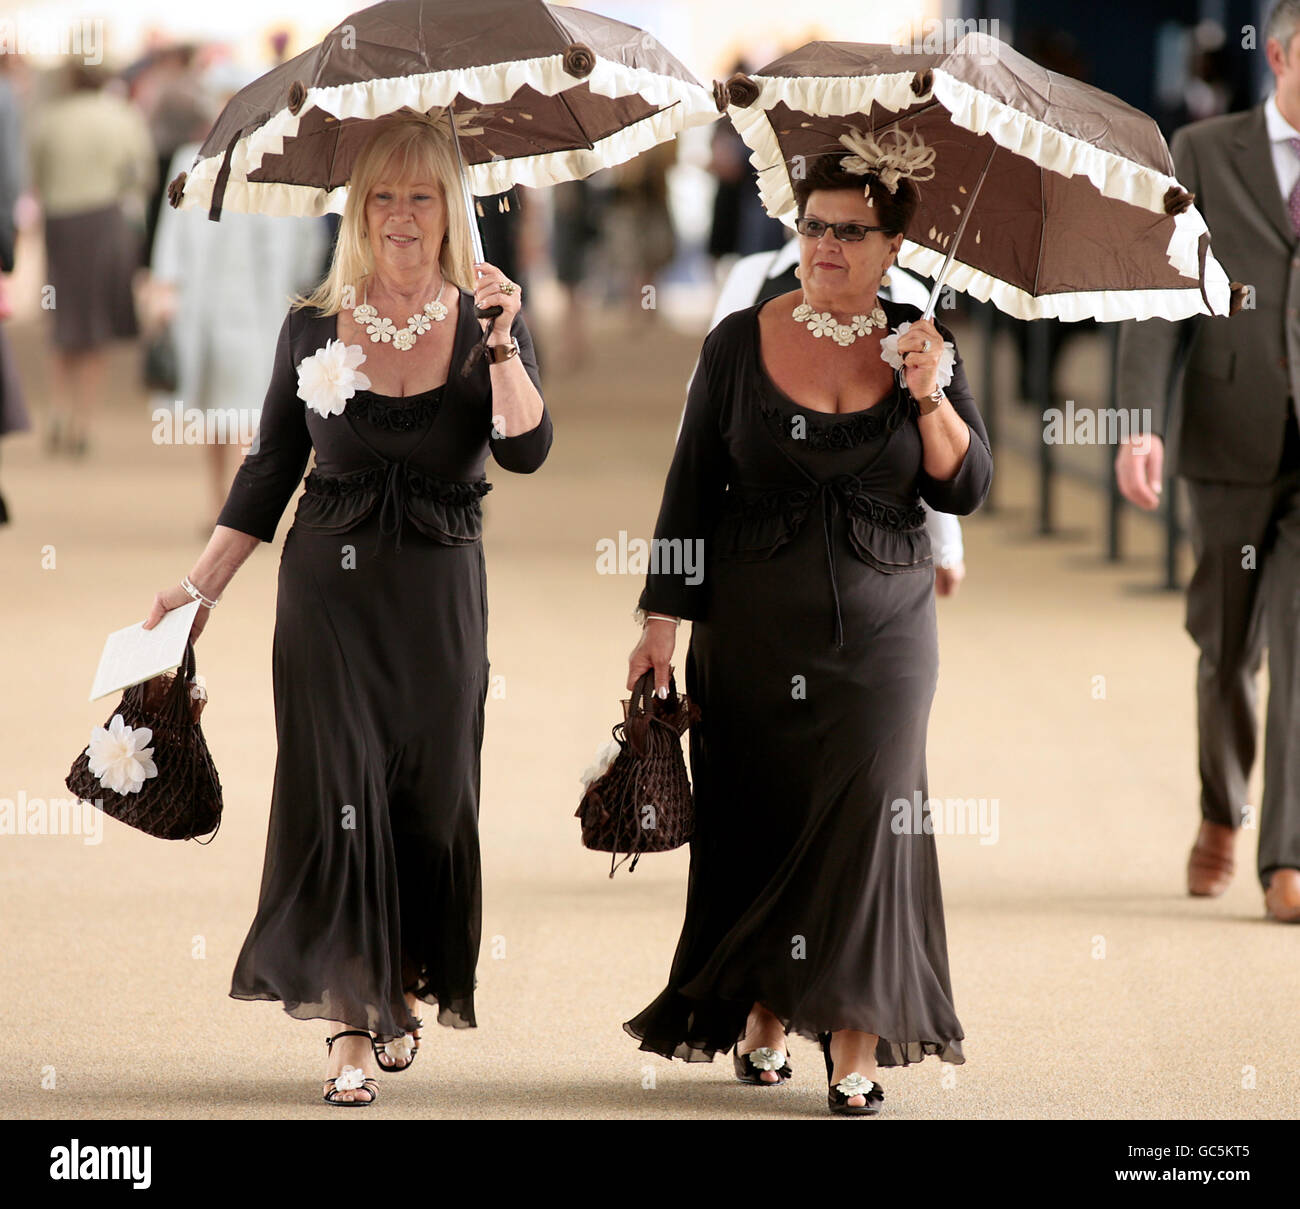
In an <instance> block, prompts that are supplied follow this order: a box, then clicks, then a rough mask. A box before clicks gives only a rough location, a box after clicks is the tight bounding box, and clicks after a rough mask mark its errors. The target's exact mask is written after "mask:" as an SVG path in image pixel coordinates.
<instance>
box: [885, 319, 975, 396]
mask: <svg viewBox="0 0 1300 1209" xmlns="http://www.w3.org/2000/svg"><path fill="white" fill-rule="evenodd" d="M911 326H912V325H911V323H910V322H903V323H900V324H899V325H898V330H897V331H894V332H890V333H889V335H888V336H886V337H885V338H884V339H883V340H882V341H881V342H880V359H881V360H882V361H888V362H889V364H890V365H892V366H893V367H894V368H895V369H902V368H903V358H902V356H900V354H899V352H898V338H899V337H900V336H904V335H906V334H907V329H908V328H910V327H911ZM956 360H957V350H956V348H955V347H953V343H952V341H951V340H945V341H944V342H943V351H942V352H940V354H939V368H938V370H937V371H936V381H937V382H938V384H939V385H940V386H941V387H943V386H947V385H948V383H949V382H951V381H952V367H953V365H954V364H955V363H956Z"/></svg>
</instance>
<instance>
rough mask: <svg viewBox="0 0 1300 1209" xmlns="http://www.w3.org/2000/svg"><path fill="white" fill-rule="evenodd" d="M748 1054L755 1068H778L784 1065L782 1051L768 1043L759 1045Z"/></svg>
mask: <svg viewBox="0 0 1300 1209" xmlns="http://www.w3.org/2000/svg"><path fill="white" fill-rule="evenodd" d="M748 1056H749V1060H750V1062H752V1063H753V1065H754V1068H755V1069H756V1070H780V1069H781V1068H782V1067H783V1066H784V1065H785V1054H784V1052H782V1051H781V1050H779V1049H773V1048H772V1047H771V1046H770V1045H760V1046H759V1047H758V1049H756V1050H753V1051H752V1052H751V1053H750V1054H749V1055H748Z"/></svg>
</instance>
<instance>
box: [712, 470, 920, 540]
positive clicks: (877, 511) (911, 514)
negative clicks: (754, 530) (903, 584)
mask: <svg viewBox="0 0 1300 1209" xmlns="http://www.w3.org/2000/svg"><path fill="white" fill-rule="evenodd" d="M823 493H830V494H833V495H836V496H838V497H839V500H840V502H841V503H842V504H843V505H844V506H845V508H846V509H847V510H848V511H849V512H851V513H852V514H854V515H855V516H860V517H861V518H862V519H863V520H867V521H870V522H871V523H872V524H873V525H880V526H881V527H883V528H885V529H896V530H898V531H899V532H902V533H907V532H912V531H914V530H916V529H921V528H924V526H925V509H924V508H923V507H921V505H920V504H913V505H911V506H910V507H900V506H898V505H895V504H886V503H884V502H883V501H881V500H878V499H876V498H875V497H874V496H871V495H868V494H867V493H866V492H865V491H864V490H863V488H862V480H861V479H859V478H858V477H857V475H853V474H839V475H835V476H834V477H833V478H829V479H826V480H825V481H824V482H822V483H821V484H819V485H818V486H817V487H770V488H765V489H759V490H753V489H750V490H745V489H735V490H733V491H729V492H728V493H727V494H728V496H730V497H734V498H731V499H729V501H728V507H729V508H730V509H734V510H735V512H736V513H737V514H739V515H740V516H742V517H744V518H745V519H746V520H758V519H761V518H764V517H769V516H772V515H774V514H777V513H780V514H781V515H783V516H784V517H785V518H786V519H787V520H790V519H792V518H793V517H794V516H795V515H796V514H798V513H800V512H802V511H803V510H804V509H806V508H807V507H808V506H809V505H810V504H812V503H813V502H814V501H815V500H816V499H817V498H818V497H819V496H821V495H822V494H823Z"/></svg>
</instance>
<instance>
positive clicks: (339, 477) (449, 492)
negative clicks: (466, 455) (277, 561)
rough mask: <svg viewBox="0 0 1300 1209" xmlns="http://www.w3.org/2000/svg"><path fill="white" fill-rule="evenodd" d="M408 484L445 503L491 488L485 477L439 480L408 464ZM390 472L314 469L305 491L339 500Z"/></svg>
mask: <svg viewBox="0 0 1300 1209" xmlns="http://www.w3.org/2000/svg"><path fill="white" fill-rule="evenodd" d="M404 469H405V471H406V476H405V477H406V486H407V489H408V490H409V491H410V493H411V494H412V495H414V496H418V497H420V498H421V499H431V500H437V501H438V502H439V503H442V504H457V505H462V506H463V505H465V504H473V503H476V502H477V501H478V500H480V499H482V497H483V496H485V495H486V494H487V493H488V492H489V491H491V490H492V484H491V483H489V482H488V481H487V480H486V479H477V480H473V481H470V482H465V481H462V480H457V479H440V478H438V477H437V476H436V475H432V474H427V473H426V472H425V471H423V470H419V469H417V468H416V467H414V466H407V467H405V468H404ZM387 473H388V472H387V471H386V470H385V469H383V468H382V467H379V466H365V467H363V468H362V469H360V470H349V471H346V472H344V473H343V474H322V473H321V472H320V471H319V470H313V471H312V472H311V473H310V474H309V475H308V476H307V477H306V478H305V479H303V484H302V485H303V490H304V491H306V492H307V493H308V494H309V495H327V496H330V497H331V498H334V499H338V498H340V497H345V496H349V495H354V494H355V493H356V492H358V491H370V490H373V489H378V488H380V487H382V486H383V485H384V480H385V479H386V477H387Z"/></svg>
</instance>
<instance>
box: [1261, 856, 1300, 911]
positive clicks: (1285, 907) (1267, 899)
mask: <svg viewBox="0 0 1300 1209" xmlns="http://www.w3.org/2000/svg"><path fill="white" fill-rule="evenodd" d="M1264 910H1265V911H1266V912H1267V913H1268V915H1269V917H1270V918H1271V919H1275V920H1277V921H1278V923H1283V924H1300V869H1274V870H1273V876H1272V877H1270V878H1269V879H1268V889H1267V890H1265V891H1264Z"/></svg>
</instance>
